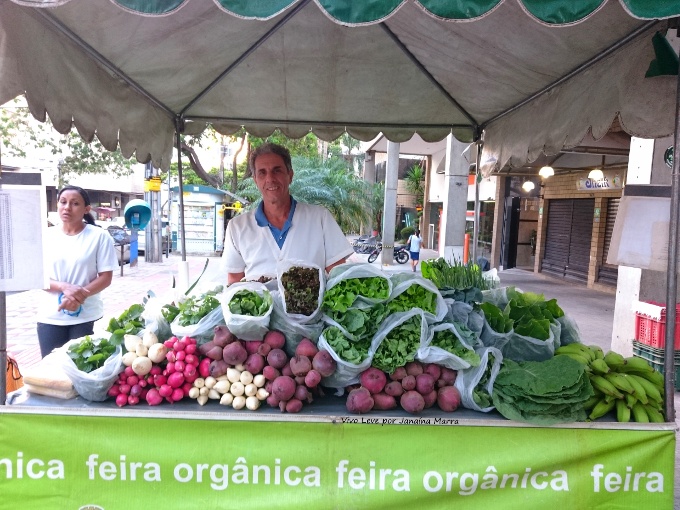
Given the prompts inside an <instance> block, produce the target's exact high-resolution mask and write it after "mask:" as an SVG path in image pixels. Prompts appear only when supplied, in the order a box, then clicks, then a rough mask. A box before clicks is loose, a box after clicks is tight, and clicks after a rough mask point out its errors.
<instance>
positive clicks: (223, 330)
mask: <svg viewBox="0 0 680 510" xmlns="http://www.w3.org/2000/svg"><path fill="white" fill-rule="evenodd" d="M213 333H214V336H213V340H212V341H213V342H214V343H215V345H218V346H220V347H222V348H224V347H226V346H227V345H229V344H230V343H232V342H235V341H236V340H237V339H236V337H235V336H234V334H233V333H232V332H231V331H229V328H227V326H225V325H224V324H221V325H219V326H215V328H214V329H213Z"/></svg>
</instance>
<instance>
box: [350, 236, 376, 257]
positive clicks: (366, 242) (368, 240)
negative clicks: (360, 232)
mask: <svg viewBox="0 0 680 510" xmlns="http://www.w3.org/2000/svg"><path fill="white" fill-rule="evenodd" d="M379 242H380V238H379V237H378V236H372V237H369V236H361V237H359V238H358V239H357V240H356V241H354V243H352V247H353V248H354V251H355V253H371V252H372V251H373V250H374V249H375V248H376V246H377V243H379Z"/></svg>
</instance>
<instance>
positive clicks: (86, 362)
mask: <svg viewBox="0 0 680 510" xmlns="http://www.w3.org/2000/svg"><path fill="white" fill-rule="evenodd" d="M112 338H113V337H112ZM118 345H120V343H115V341H112V340H111V339H108V340H107V339H106V338H92V337H91V336H90V335H86V336H84V337H83V338H82V339H81V340H80V341H79V342H77V343H74V344H72V345H70V346H69V348H68V355H69V358H71V359H72V360H73V363H75V365H76V367H78V370H80V371H82V372H87V373H90V372H92V371H94V370H97V369H98V368H100V367H101V366H102V365H103V364H104V362H105V361H106V360H107V359H109V357H111V355H112V354H113V353H114V352H115V351H116V347H117V346H118Z"/></svg>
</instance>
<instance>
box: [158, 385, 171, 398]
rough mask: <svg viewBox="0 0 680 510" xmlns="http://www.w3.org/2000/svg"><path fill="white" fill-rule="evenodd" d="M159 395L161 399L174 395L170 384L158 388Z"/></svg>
mask: <svg viewBox="0 0 680 510" xmlns="http://www.w3.org/2000/svg"><path fill="white" fill-rule="evenodd" d="M158 393H159V394H160V396H161V397H169V396H170V395H172V386H170V385H169V384H164V385H163V386H161V387H160V388H158Z"/></svg>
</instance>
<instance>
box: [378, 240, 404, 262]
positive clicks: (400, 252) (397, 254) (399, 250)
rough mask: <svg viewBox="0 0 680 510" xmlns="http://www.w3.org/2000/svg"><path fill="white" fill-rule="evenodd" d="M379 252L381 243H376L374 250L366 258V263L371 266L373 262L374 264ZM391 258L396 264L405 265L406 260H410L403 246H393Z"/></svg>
mask: <svg viewBox="0 0 680 510" xmlns="http://www.w3.org/2000/svg"><path fill="white" fill-rule="evenodd" d="M381 251H382V243H378V244H377V245H376V247H375V249H374V250H373V251H372V252H371V254H370V255H369V256H368V263H369V264H372V263H373V262H375V260H376V259H377V258H378V255H380V252H381ZM393 256H394V260H396V261H397V263H399V264H406V263H407V262H408V259H409V258H410V257H409V254H408V250H407V249H406V245H405V244H404V245H401V246H395V247H394V254H393Z"/></svg>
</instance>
